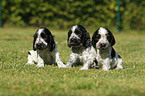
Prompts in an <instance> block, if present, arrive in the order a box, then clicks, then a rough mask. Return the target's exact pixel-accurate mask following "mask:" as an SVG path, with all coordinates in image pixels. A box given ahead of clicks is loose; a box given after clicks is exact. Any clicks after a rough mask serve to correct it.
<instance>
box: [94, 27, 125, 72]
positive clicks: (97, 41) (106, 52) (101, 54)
mask: <svg viewBox="0 0 145 96" xmlns="http://www.w3.org/2000/svg"><path fill="white" fill-rule="evenodd" d="M92 43H93V46H94V48H95V49H96V52H97V57H96V59H97V61H98V66H99V67H100V68H102V69H103V70H105V71H108V70H109V69H114V68H116V69H123V66H122V65H123V60H122V58H121V56H120V55H118V54H117V52H116V51H115V50H114V48H113V47H112V46H113V45H115V38H114V36H113V34H112V33H111V31H110V30H108V29H107V28H103V27H100V28H99V29H97V30H96V32H94V34H93V36H92Z"/></svg>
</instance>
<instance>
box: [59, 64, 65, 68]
mask: <svg viewBox="0 0 145 96" xmlns="http://www.w3.org/2000/svg"><path fill="white" fill-rule="evenodd" d="M58 67H59V68H66V65H64V64H61V65H59V66H58Z"/></svg>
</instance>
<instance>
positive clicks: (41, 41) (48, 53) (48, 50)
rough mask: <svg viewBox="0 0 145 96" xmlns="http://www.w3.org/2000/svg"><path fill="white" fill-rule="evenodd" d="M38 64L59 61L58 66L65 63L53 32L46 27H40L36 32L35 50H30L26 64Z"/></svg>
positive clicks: (40, 65) (42, 64)
mask: <svg viewBox="0 0 145 96" xmlns="http://www.w3.org/2000/svg"><path fill="white" fill-rule="evenodd" d="M35 63H36V64H37V65H36V66H38V67H44V65H45V64H46V65H48V64H49V65H52V64H54V63H57V65H58V67H64V66H65V65H64V64H63V62H62V61H61V58H60V55H59V52H58V49H57V45H56V43H55V41H54V38H53V36H52V34H51V32H50V31H49V30H48V29H47V28H45V27H42V28H39V29H38V30H37V31H36V33H35V34H34V41H33V50H31V51H29V52H28V62H27V63H26V65H32V64H35Z"/></svg>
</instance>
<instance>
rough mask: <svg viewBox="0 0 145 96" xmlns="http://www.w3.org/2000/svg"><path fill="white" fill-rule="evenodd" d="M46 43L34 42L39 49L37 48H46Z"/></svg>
mask: <svg viewBox="0 0 145 96" xmlns="http://www.w3.org/2000/svg"><path fill="white" fill-rule="evenodd" d="M46 47H47V46H46V45H45V44H43V43H37V44H36V48H37V49H39V50H43V49H46Z"/></svg>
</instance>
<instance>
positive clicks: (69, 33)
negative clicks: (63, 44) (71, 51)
mask: <svg viewBox="0 0 145 96" xmlns="http://www.w3.org/2000/svg"><path fill="white" fill-rule="evenodd" d="M70 35H71V30H70V31H69V32H68V38H67V45H68V47H71V46H70V45H69V37H70Z"/></svg>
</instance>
